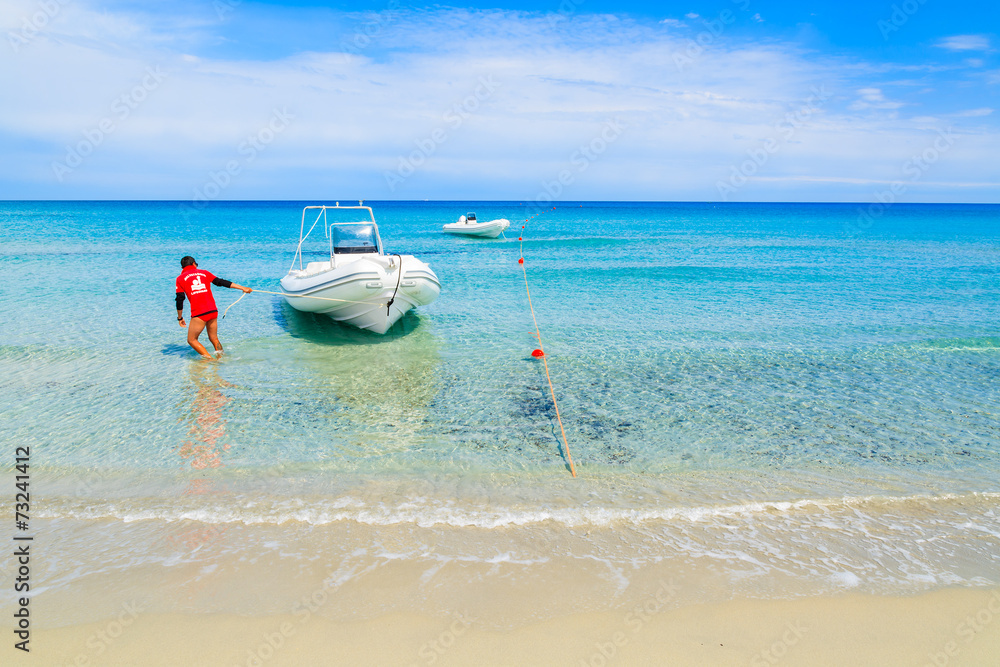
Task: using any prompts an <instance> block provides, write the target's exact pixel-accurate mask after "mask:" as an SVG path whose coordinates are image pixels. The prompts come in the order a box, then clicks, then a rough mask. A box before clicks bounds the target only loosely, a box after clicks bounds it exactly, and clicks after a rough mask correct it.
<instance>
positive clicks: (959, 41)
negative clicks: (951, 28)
mask: <svg viewBox="0 0 1000 667" xmlns="http://www.w3.org/2000/svg"><path fill="white" fill-rule="evenodd" d="M935 46H937V47H939V48H942V49H948V50H949V51H987V50H989V48H990V39H989V37H987V36H986V35H952V36H951V37H945V38H944V39H942V40H940V41H938V43H937V44H935Z"/></svg>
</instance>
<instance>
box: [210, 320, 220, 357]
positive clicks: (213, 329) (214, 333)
mask: <svg viewBox="0 0 1000 667" xmlns="http://www.w3.org/2000/svg"><path fill="white" fill-rule="evenodd" d="M208 339H209V340H210V341H212V347H214V348H215V353H216V354H218V355H220V356H221V355H222V343H220V342H219V318H218V317H216V318H214V319H213V320H211V321H210V322H209V323H208Z"/></svg>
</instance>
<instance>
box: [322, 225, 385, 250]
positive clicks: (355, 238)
mask: <svg viewBox="0 0 1000 667" xmlns="http://www.w3.org/2000/svg"><path fill="white" fill-rule="evenodd" d="M331 227H332V231H333V252H334V254H337V255H343V254H350V253H366V252H375V253H377V252H378V240H377V239H376V237H375V227H374V225H357V224H354V225H332V226H331Z"/></svg>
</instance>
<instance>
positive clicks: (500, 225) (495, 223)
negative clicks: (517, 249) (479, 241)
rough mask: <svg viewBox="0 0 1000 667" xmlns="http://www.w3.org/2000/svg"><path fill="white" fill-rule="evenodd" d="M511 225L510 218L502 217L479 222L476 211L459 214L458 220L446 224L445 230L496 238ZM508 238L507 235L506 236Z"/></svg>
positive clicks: (451, 232)
mask: <svg viewBox="0 0 1000 667" xmlns="http://www.w3.org/2000/svg"><path fill="white" fill-rule="evenodd" d="M508 227H510V220H508V219H506V218H500V219H499V220H490V221H489V222H479V221H477V220H476V214H475V213H469V214H468V215H463V216H459V218H458V222H453V223H451V224H449V225H445V226H444V231H446V232H448V233H449V234H464V235H465V236H481V237H484V238H489V239H495V238H496V237H498V236H500V235H501V234H503V230H505V229H507V228H508ZM504 238H506V237H504Z"/></svg>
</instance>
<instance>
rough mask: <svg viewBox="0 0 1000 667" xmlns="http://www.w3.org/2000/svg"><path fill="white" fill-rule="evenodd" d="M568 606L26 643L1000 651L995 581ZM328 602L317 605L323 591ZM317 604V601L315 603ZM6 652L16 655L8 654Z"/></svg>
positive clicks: (699, 659)
mask: <svg viewBox="0 0 1000 667" xmlns="http://www.w3.org/2000/svg"><path fill="white" fill-rule="evenodd" d="M670 597H671V591H670V589H669V584H665V585H662V586H661V587H660V588H659V589H657V590H656V591H654V592H653V593H651V595H650V596H649V598H648V599H647V600H646V601H645V602H643V603H642V604H641V605H637V606H635V607H632V608H631V609H618V610H615V611H605V612H591V613H573V614H568V615H563V616H559V617H555V618H551V619H548V620H544V621H538V622H530V623H527V624H524V625H521V626H519V627H514V628H512V629H510V630H506V631H498V630H491V629H487V628H483V627H480V626H479V625H477V623H476V619H472V618H463V617H459V616H451V617H448V616H445V617H442V616H434V615H430V614H413V613H390V614H386V615H382V616H378V617H375V618H372V619H370V620H366V621H362V622H338V621H333V620H330V619H328V618H325V617H323V616H322V615H320V614H319V613H315V612H311V611H309V609H308V608H306V607H302V608H300V609H299V610H297V611H296V613H294V614H281V615H267V616H239V615H236V614H188V615H181V614H159V613H150V614H145V613H143V612H142V611H141V609H131V610H129V609H123V610H122V611H121V612H120V613H119V614H117V615H116V616H113V617H111V618H108V619H105V620H103V621H100V622H93V623H86V624H81V625H73V626H68V627H64V628H58V629H50V630H40V631H35V632H33V633H32V652H31V654H30V657H25V656H23V655H22V656H19V655H17V654H18V653H20V652H19V651H15V650H13V649H12V648H11V647H10V646H7V647H5V648H4V653H5V657H4V663H5V664H17V665H21V664H24V665H27V664H38V661H39V660H40V661H43V662H44V664H56V663H58V664H65V665H104V664H108V665H116V664H121V665H124V664H129V665H171V664H185V665H246V666H248V667H261V666H262V665H337V664H351V665H404V666H409V665H417V666H420V665H445V666H447V665H469V664H477V665H571V666H574V667H575V666H581V667H587V666H590V667H601V666H603V665H611V664H621V665H635V664H668V663H669V664H673V665H752V666H754V667H759V666H764V665H776V664H779V663H780V664H787V665H820V666H821V665H845V664H879V665H921V666H922V665H936V666H937V667H942V666H943V665H986V664H995V660H996V656H997V655H1000V588H991V589H969V588H959V589H955V588H952V589H942V590H937V591H933V592H928V593H922V594H919V595H914V596H908V597H894V596H876V595H864V594H856V593H852V594H846V595H839V596H820V597H809V598H799V599H793V600H748V599H737V600H730V601H727V602H718V603H710V604H691V605H684V606H680V607H671V605H670ZM320 606H321V605H320ZM318 611H319V609H318V608H317V612H318ZM8 660H10V661H8Z"/></svg>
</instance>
